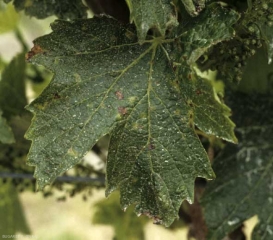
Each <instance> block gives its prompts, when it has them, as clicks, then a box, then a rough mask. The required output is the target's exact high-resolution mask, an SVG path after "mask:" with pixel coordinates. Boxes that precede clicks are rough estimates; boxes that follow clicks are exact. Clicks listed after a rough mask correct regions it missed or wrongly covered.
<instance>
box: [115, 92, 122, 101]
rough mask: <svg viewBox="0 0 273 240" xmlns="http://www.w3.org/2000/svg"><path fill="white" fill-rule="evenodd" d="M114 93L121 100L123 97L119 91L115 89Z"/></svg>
mask: <svg viewBox="0 0 273 240" xmlns="http://www.w3.org/2000/svg"><path fill="white" fill-rule="evenodd" d="M115 95H116V97H117V99H118V100H122V99H123V98H124V97H123V94H122V92H121V91H116V92H115Z"/></svg>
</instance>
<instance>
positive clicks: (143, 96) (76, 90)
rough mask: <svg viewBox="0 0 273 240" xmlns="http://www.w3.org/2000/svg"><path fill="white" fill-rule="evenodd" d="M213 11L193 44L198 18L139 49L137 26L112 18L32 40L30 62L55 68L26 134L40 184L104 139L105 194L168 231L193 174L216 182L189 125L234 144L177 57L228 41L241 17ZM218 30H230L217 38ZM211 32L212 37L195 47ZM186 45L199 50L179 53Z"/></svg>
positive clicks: (67, 25)
mask: <svg viewBox="0 0 273 240" xmlns="http://www.w3.org/2000/svg"><path fill="white" fill-rule="evenodd" d="M211 10H213V11H212V14H209V13H207V12H205V13H204V15H203V16H204V20H203V23H204V22H205V25H204V26H203V29H202V32H200V33H198V34H199V35H198V38H197V37H196V38H195V39H193V40H194V41H193V42H190V43H189V42H187V40H188V36H189V35H192V33H191V31H195V30H196V29H200V27H199V26H198V24H201V23H200V22H201V21H200V22H197V23H195V24H194V23H193V24H192V28H191V29H193V30H191V29H190V30H188V31H186V32H184V33H181V34H180V35H177V37H175V38H170V39H164V38H162V37H159V38H154V39H153V40H147V41H144V42H143V44H142V45H139V44H138V39H137V36H136V34H135V30H134V28H133V26H130V25H129V26H125V25H121V24H119V23H118V22H117V21H115V20H113V19H107V18H102V19H97V18H94V19H91V20H81V21H74V22H65V21H56V22H55V23H54V24H53V25H52V29H53V32H52V33H51V34H50V35H47V36H44V37H41V38H39V39H37V40H36V41H35V42H34V48H33V49H32V51H31V52H30V53H29V55H28V59H29V60H30V61H31V62H32V63H35V64H42V65H44V66H46V67H48V68H49V69H51V70H52V71H53V72H55V76H54V79H53V80H52V81H51V83H50V84H49V86H48V87H47V88H46V90H45V91H44V92H43V93H42V94H41V96H40V97H39V98H38V99H36V100H35V101H34V102H32V103H31V104H30V105H29V106H28V109H29V110H30V111H32V112H33V113H34V114H35V116H34V118H33V120H32V125H31V127H30V129H29V130H28V132H27V135H26V136H27V138H29V139H31V140H32V147H31V150H30V153H29V157H28V163H29V164H31V165H33V166H36V169H35V177H36V178H37V183H38V187H39V188H43V187H44V186H45V185H46V184H49V183H51V182H52V181H53V180H54V179H55V178H56V177H57V176H58V175H59V174H61V173H63V172H64V171H66V170H67V169H69V168H71V167H72V166H74V165H75V164H77V163H78V162H79V161H81V159H82V157H83V156H84V154H85V153H86V152H87V151H88V150H89V149H90V147H92V146H93V145H94V144H95V143H96V142H97V141H98V139H99V138H101V137H102V136H104V135H106V134H108V133H110V134H111V144H110V150H109V158H108V162H107V194H109V193H110V192H111V191H113V190H114V189H116V188H120V190H121V203H122V205H123V208H126V207H127V206H128V205H130V204H137V206H136V211H137V213H138V214H145V215H148V216H150V217H152V218H154V220H155V221H156V222H162V223H163V224H165V225H166V226H168V225H170V224H171V223H172V222H173V220H174V218H175V217H176V216H177V212H178V209H179V207H180V205H181V202H182V201H183V200H184V199H187V200H188V201H189V202H192V201H193V186H194V180H195V178H196V177H204V178H207V179H212V178H213V177H214V174H213V172H212V170H211V167H210V163H209V160H208V158H207V155H206V152H205V150H204V149H203V147H202V145H201V143H200V141H199V138H198V136H197V135H196V134H195V129H194V124H196V125H197V126H198V127H199V128H200V129H201V130H203V131H205V132H206V133H208V134H214V135H216V136H219V137H222V138H224V139H228V140H229V141H234V140H235V138H234V136H233V134H232V132H233V128H234V125H233V124H232V123H231V122H230V120H229V119H228V117H227V116H226V110H227V108H226V107H225V106H224V105H223V104H221V103H220V102H219V101H217V100H216V99H215V97H214V94H213V89H212V86H211V85H210V83H209V82H208V81H207V80H205V79H201V78H199V77H197V76H196V74H195V72H194V70H193V69H192V68H191V66H190V65H188V63H187V62H186V61H185V60H183V59H184V58H183V56H190V53H187V52H184V49H191V51H192V50H193V51H195V50H196V49H198V48H199V47H200V46H201V47H202V48H208V47H210V46H211V44H212V43H211V42H212V41H211V39H212V38H213V34H215V35H216V36H217V39H214V42H218V41H221V40H226V39H227V37H228V34H227V33H229V37H232V34H231V33H230V26H231V25H232V24H233V23H234V22H235V21H236V20H237V19H238V15H237V14H236V13H235V12H234V11H232V10H227V9H224V8H222V7H220V6H219V5H212V6H211V9H210V8H208V11H211ZM216 13H218V14H216ZM207 18H209V20H208V19H207ZM203 23H202V24H203ZM218 26H221V27H223V28H225V29H226V30H225V31H221V32H222V33H223V34H222V35H219V34H218V32H219V29H218ZM207 32H210V33H211V34H210V35H209V39H208V40H207V41H206V43H205V41H203V42H202V44H198V43H200V39H204V38H206V37H207V36H208V34H207ZM195 36H196V34H195ZM184 39H185V41H186V42H185V41H184ZM187 44H192V45H193V46H195V47H196V48H194V47H188V48H184V46H185V45H187ZM182 49H183V50H182ZM199 87H202V89H199ZM202 108H203V112H202ZM218 114H219V115H218ZM216 123H217V124H216ZM226 131H227V132H226Z"/></svg>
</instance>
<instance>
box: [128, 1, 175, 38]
mask: <svg viewBox="0 0 273 240" xmlns="http://www.w3.org/2000/svg"><path fill="white" fill-rule="evenodd" d="M126 2H127V4H128V6H129V9H130V12H131V15H130V18H131V21H132V22H134V23H135V25H136V27H137V34H138V37H139V40H140V41H143V40H145V38H146V35H147V32H148V30H149V29H156V30H158V32H159V33H160V34H161V36H165V31H166V29H168V28H172V27H175V26H177V25H178V22H177V19H176V15H175V12H174V6H173V4H172V1H171V0H155V1H146V0H126Z"/></svg>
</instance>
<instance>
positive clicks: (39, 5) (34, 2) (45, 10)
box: [4, 0, 87, 19]
mask: <svg viewBox="0 0 273 240" xmlns="http://www.w3.org/2000/svg"><path fill="white" fill-rule="evenodd" d="M11 1H12V0H4V2H5V3H9V2H11ZM13 4H14V6H15V8H16V10H17V11H22V10H24V11H25V13H26V15H29V16H31V17H37V18H39V19H43V18H47V17H50V16H53V15H55V16H57V17H58V18H62V19H75V18H86V17H87V12H86V9H87V8H86V7H85V6H84V5H83V3H82V1H81V0H76V1H75V0H57V1H56V0H47V1H44V0H13Z"/></svg>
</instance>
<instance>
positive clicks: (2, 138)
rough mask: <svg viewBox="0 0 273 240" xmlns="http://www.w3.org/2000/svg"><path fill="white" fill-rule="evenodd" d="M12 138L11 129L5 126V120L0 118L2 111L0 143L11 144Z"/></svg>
mask: <svg viewBox="0 0 273 240" xmlns="http://www.w3.org/2000/svg"><path fill="white" fill-rule="evenodd" d="M13 142H14V136H13V133H12V130H11V128H10V127H9V125H8V124H7V121H6V119H5V118H3V117H2V111H1V110H0V143H13Z"/></svg>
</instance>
